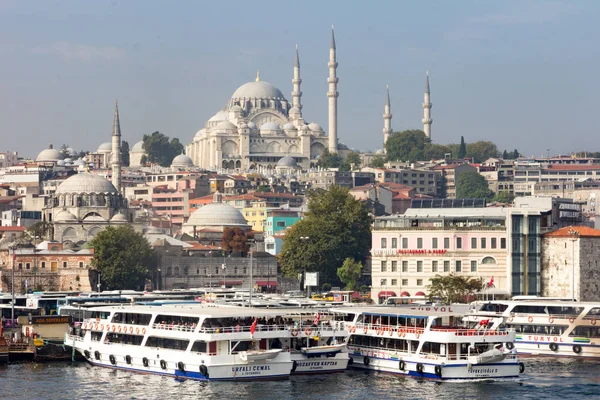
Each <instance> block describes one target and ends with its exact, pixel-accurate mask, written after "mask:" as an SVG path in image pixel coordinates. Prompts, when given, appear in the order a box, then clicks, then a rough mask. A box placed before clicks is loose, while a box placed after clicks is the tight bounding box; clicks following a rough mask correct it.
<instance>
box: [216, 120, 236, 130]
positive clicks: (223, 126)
mask: <svg viewBox="0 0 600 400" xmlns="http://www.w3.org/2000/svg"><path fill="white" fill-rule="evenodd" d="M215 130H217V131H230V130H237V126H235V125H234V124H233V123H231V122H230V121H223V122H219V124H218V125H217V126H216V127H215Z"/></svg>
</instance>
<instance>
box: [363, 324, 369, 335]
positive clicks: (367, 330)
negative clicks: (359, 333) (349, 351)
mask: <svg viewBox="0 0 600 400" xmlns="http://www.w3.org/2000/svg"><path fill="white" fill-rule="evenodd" d="M367 332H369V328H368V327H367V326H366V325H365V328H364V329H363V333H364V334H365V335H366V334H367Z"/></svg>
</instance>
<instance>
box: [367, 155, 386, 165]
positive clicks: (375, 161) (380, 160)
mask: <svg viewBox="0 0 600 400" xmlns="http://www.w3.org/2000/svg"><path fill="white" fill-rule="evenodd" d="M384 165H385V158H384V157H383V156H382V155H381V154H376V155H375V156H374V157H373V158H371V161H370V162H369V166H370V167H373V168H383V166H384Z"/></svg>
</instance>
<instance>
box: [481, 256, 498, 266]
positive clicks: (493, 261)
mask: <svg viewBox="0 0 600 400" xmlns="http://www.w3.org/2000/svg"><path fill="white" fill-rule="evenodd" d="M481 263H482V264H488V265H489V264H496V259H495V258H494V257H490V256H487V257H484V258H483V260H481Z"/></svg>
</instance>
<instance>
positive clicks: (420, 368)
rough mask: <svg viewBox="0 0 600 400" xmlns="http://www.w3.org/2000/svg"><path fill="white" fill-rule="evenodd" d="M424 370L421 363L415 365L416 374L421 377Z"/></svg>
mask: <svg viewBox="0 0 600 400" xmlns="http://www.w3.org/2000/svg"><path fill="white" fill-rule="evenodd" d="M424 369H425V368H424V367H423V364H421V363H418V364H417V372H418V373H419V374H421V375H423V371H424Z"/></svg>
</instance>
